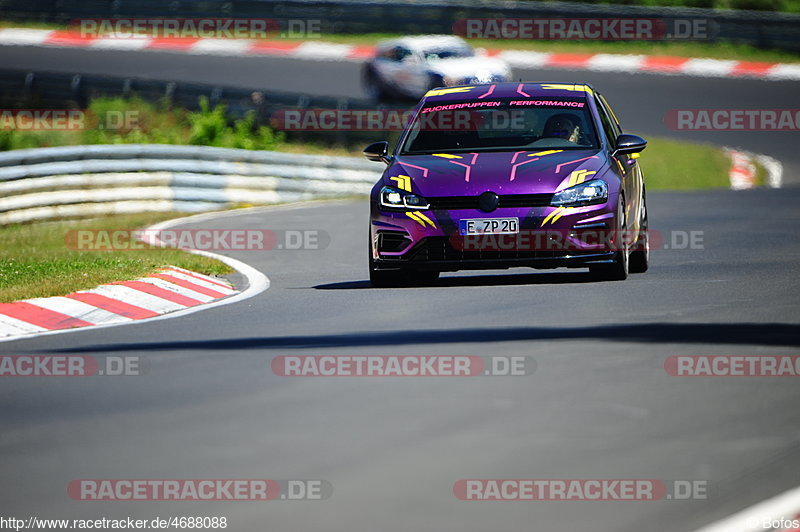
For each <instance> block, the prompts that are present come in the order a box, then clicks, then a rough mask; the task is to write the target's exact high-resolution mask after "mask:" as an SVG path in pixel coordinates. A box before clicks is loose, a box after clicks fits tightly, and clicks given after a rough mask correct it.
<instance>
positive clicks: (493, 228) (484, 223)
mask: <svg viewBox="0 0 800 532" xmlns="http://www.w3.org/2000/svg"><path fill="white" fill-rule="evenodd" d="M460 232H461V234H462V235H513V234H516V233H519V218H472V219H469V220H461V224H460Z"/></svg>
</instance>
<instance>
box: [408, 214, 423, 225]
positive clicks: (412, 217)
mask: <svg viewBox="0 0 800 532" xmlns="http://www.w3.org/2000/svg"><path fill="white" fill-rule="evenodd" d="M406 216H408V217H409V218H411V219H412V220H414V221H415V222H417V223H418V224H419V225H421V226H422V227H425V222H423V221H422V220H420V219H419V218H417V213H415V212H407V213H406Z"/></svg>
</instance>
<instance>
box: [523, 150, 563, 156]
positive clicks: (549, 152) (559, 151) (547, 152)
mask: <svg viewBox="0 0 800 532" xmlns="http://www.w3.org/2000/svg"><path fill="white" fill-rule="evenodd" d="M562 151H564V150H547V151H540V152H536V153H529V154H528V157H543V156H545V155H550V154H551V153H561V152H562Z"/></svg>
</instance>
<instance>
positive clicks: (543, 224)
mask: <svg viewBox="0 0 800 532" xmlns="http://www.w3.org/2000/svg"><path fill="white" fill-rule="evenodd" d="M563 210H564V207H556V208H555V210H553V211H552V212H550V214H548V215H547V216H546V217H545V219H544V220H542V227H544V226H545V225H547V222H549V221H550V218H552V217H553V215H554V214H556V213H558V212H559V211H563Z"/></svg>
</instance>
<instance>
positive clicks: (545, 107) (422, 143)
mask: <svg viewBox="0 0 800 532" xmlns="http://www.w3.org/2000/svg"><path fill="white" fill-rule="evenodd" d="M411 116H412V118H411V119H410V120H409V123H408V125H407V126H406V128H405V129H404V131H403V133H402V134H401V136H400V139H399V141H398V143H397V146H396V147H395V150H394V152H393V153H392V154H390V153H389V145H388V143H387V142H376V143H374V144H371V145H370V146H368V147H367V148H366V149H365V150H364V155H365V156H366V157H367V158H368V159H370V160H373V161H382V162H384V163H385V164H386V165H387V168H386V171H385V172H384V173H383V177H382V178H381V180H380V181H379V182H378V183H377V184H376V185H375V187H374V188H373V189H372V194H371V198H370V203H371V214H370V228H369V230H370V238H369V247H370V249H369V272H370V281H371V282H372V284H373V285H374V286H378V287H384V286H398V285H403V284H418V283H426V282H432V281H435V280H436V279H437V278H438V276H439V273H440V272H443V271H456V270H466V269H505V268H512V267H532V268H558V267H569V268H589V269H590V270H591V272H592V273H593V274H596V275H597V277H598V278H600V279H608V280H623V279H626V278H627V276H628V273H629V272H631V273H638V272H644V271H646V270H647V267H648V260H649V248H648V242H647V207H646V199H645V187H644V182H643V179H642V172H641V170H640V168H639V164H638V161H637V159H638V157H639V153H640V152H641V151H642V150H643V149H644V148H645V147H646V145H647V142H646V141H645V140H644V139H642V138H641V137H637V136H635V135H626V134H623V133H622V129H621V128H620V125H619V122H618V121H617V118H616V116H615V115H614V112H613V111H612V110H611V107H610V106H609V105H608V102H606V100H605V99H604V98H603V96H602V95H601V94H600V93H598V92H597V91H596V90H594V89H593V88H592V87H590V86H589V85H583V84H572V83H569V84H568V83H532V82H531V83H498V84H492V85H474V86H463V87H447V88H441V89H433V90H431V91H429V92H428V93H427V94H426V95H425V96H424V97H423V98H422V100H421V101H420V103H419V104H418V105H417V107H416V108H415V109H414V111H413V113H412V115H411Z"/></svg>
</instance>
